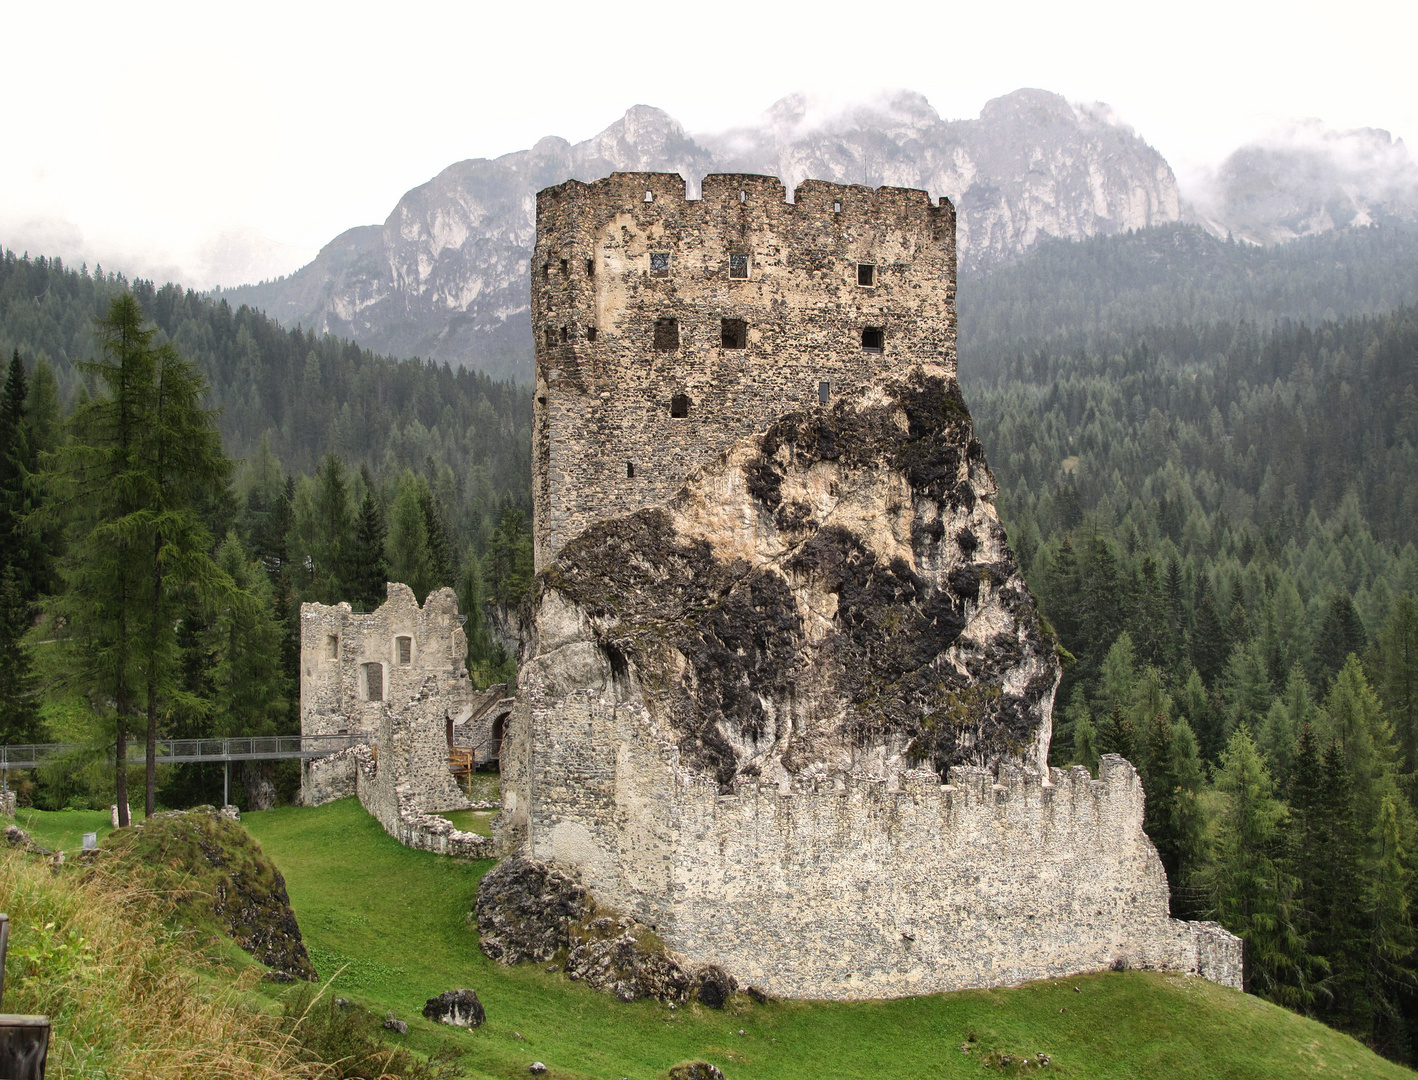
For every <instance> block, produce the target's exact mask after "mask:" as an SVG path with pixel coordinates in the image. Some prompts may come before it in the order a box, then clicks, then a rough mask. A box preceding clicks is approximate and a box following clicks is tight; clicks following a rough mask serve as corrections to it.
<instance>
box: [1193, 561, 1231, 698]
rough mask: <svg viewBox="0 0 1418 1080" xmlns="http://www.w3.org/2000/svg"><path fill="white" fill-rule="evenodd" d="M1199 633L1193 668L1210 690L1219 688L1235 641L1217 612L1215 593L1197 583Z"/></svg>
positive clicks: (1197, 632)
mask: <svg viewBox="0 0 1418 1080" xmlns="http://www.w3.org/2000/svg"><path fill="white" fill-rule="evenodd" d="M1197 591H1198V594H1199V595H1198V599H1197V604H1196V633H1195V634H1194V635H1193V636H1192V665H1193V666H1194V667H1195V668H1196V670H1197V671H1198V672H1200V673H1201V678H1202V681H1203V682H1204V683H1206V685H1207V686H1209V687H1214V686H1216V685H1217V683H1218V681H1219V680H1220V678H1221V673H1222V671H1223V670H1225V667H1226V660H1227V658H1228V657H1229V656H1230V655H1231V639H1230V636H1229V635H1228V634H1227V632H1226V627H1225V626H1224V625H1223V624H1222V622H1221V615H1220V613H1219V612H1218V611H1217V610H1216V601H1215V600H1214V599H1213V598H1212V595H1211V590H1210V589H1208V588H1206V587H1205V586H1204V585H1203V584H1202V583H1201V581H1200V580H1198V582H1197Z"/></svg>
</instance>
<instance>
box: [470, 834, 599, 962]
mask: <svg viewBox="0 0 1418 1080" xmlns="http://www.w3.org/2000/svg"><path fill="white" fill-rule="evenodd" d="M592 910H593V907H592V904H591V901H590V900H589V899H588V898H587V896H586V890H585V889H583V888H582V887H581V885H580V883H579V882H577V881H576V880H575V879H574V878H572V877H570V876H569V875H567V874H564V873H562V872H561V871H559V870H556V869H554V868H552V867H549V866H546V865H544V864H542V863H538V862H534V861H533V860H531V859H526V858H515V857H514V858H510V859H503V860H502V861H501V862H500V863H498V864H497V865H496V866H494V867H493V868H492V869H491V870H489V871H488V872H487V873H486V874H484V875H483V879H482V881H481V882H479V884H478V895H477V904H476V907H475V910H474V914H475V915H476V917H477V923H478V934H479V945H480V946H481V947H482V951H483V952H484V953H485V954H486V955H487V956H488V957H489V958H490V959H492V960H496V961H498V962H499V963H502V964H518V963H521V962H522V961H524V960H550V959H551V958H552V957H553V956H555V955H556V954H557V952H558V951H560V950H562V949H566V948H570V946H571V926H572V924H573V923H576V922H579V921H580V920H582V919H584V918H586V917H587V916H588V915H590V914H591V912H592Z"/></svg>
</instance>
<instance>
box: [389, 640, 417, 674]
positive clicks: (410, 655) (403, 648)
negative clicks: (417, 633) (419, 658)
mask: <svg viewBox="0 0 1418 1080" xmlns="http://www.w3.org/2000/svg"><path fill="white" fill-rule="evenodd" d="M394 644H395V645H397V646H398V651H399V664H400V666H401V667H407V666H408V665H409V664H411V663H413V660H414V639H413V638H411V637H396V638H395V639H394Z"/></svg>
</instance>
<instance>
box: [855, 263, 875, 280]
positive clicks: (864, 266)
mask: <svg viewBox="0 0 1418 1080" xmlns="http://www.w3.org/2000/svg"><path fill="white" fill-rule="evenodd" d="M857 284H858V285H875V284H876V267H875V266H873V265H872V264H871V263H857Z"/></svg>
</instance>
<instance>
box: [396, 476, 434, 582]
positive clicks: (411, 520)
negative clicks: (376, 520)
mask: <svg viewBox="0 0 1418 1080" xmlns="http://www.w3.org/2000/svg"><path fill="white" fill-rule="evenodd" d="M427 490H428V489H427V486H426V485H425V484H424V483H423V480H422V478H421V477H417V476H415V475H414V474H413V472H412V471H410V470H408V469H405V470H404V474H403V476H401V477H400V478H399V490H398V494H397V495H395V497H394V505H393V507H392V509H391V510H390V513H389V533H388V537H387V539H386V540H385V548H386V550H387V551H388V555H389V575H390V578H391V579H392V580H394V581H401V582H403V583H404V584H405V585H407V586H408V587H409V588H411V589H413V591H414V595H415V596H416V597H418V599H419V602H420V603H422V602H423V600H424V598H425V597H427V596H428V594H429V592H430V591H431V590H432V589H433V580H434V577H433V568H432V557H431V554H430V551H429V542H428V515H427V514H426V513H425V512H424V499H423V497H424V494H425V493H426V492H427Z"/></svg>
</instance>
